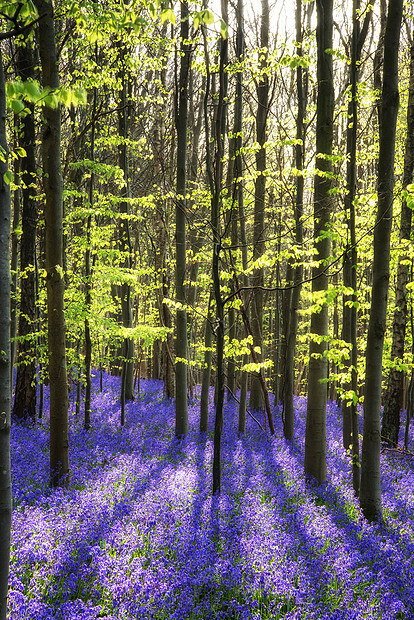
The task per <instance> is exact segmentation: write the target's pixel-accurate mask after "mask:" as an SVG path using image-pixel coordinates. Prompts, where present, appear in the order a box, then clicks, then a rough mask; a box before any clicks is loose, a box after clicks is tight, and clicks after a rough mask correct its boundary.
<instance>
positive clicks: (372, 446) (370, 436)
mask: <svg viewBox="0 0 414 620" xmlns="http://www.w3.org/2000/svg"><path fill="white" fill-rule="evenodd" d="M402 10H403V2H402V0H390V1H389V4H388V14H387V23H386V27H385V37H384V68H383V82H382V99H381V123H380V136H379V148H380V150H379V157H378V184H377V187H378V206H377V217H376V223H375V229H374V262H373V267H372V291H371V308H370V315H369V325H368V334H367V348H366V372H365V395H364V396H365V398H364V436H363V441H362V461H361V489H360V502H361V508H362V510H363V512H364V515H365V517H366V518H367V519H369V520H370V521H375V520H379V519H381V516H382V515H381V513H382V507H381V469H380V453H381V428H380V426H381V383H382V360H383V348H384V336H385V330H386V315H387V300H388V284H389V277H390V274H389V264H390V239H391V225H392V214H393V200H394V194H393V192H394V158H395V136H396V125H397V114H398V108H399V90H398V52H399V41H400V30H401V19H402Z"/></svg>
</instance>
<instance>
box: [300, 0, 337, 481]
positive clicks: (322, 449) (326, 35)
mask: <svg viewBox="0 0 414 620" xmlns="http://www.w3.org/2000/svg"><path fill="white" fill-rule="evenodd" d="M316 7H317V28H316V38H317V46H318V62H317V77H318V100H317V119H316V167H317V170H318V171H320V172H321V174H318V172H316V174H315V179H314V232H313V238H314V248H315V256H314V260H315V266H314V267H313V268H312V278H313V279H312V294H313V296H314V298H318V303H320V305H321V309H320V311H319V312H318V311H314V312H313V313H312V316H311V342H310V347H309V377H308V403H307V415H306V439H305V474H306V476H307V478H309V479H311V478H315V479H316V480H317V482H318V483H322V482H324V481H325V480H326V379H327V375H328V362H327V358H326V350H327V339H328V305H327V303H326V300H325V299H323V296H324V293H325V292H326V291H327V290H328V278H327V275H326V272H325V270H326V268H327V261H328V260H329V258H330V255H331V242H330V235H329V227H330V217H331V211H332V197H331V194H330V189H331V176H332V158H331V155H332V141H333V112H334V86H333V73H332V55H331V53H330V52H329V50H331V49H332V30H333V0H317V3H316ZM327 50H328V52H327ZM319 296H321V297H319Z"/></svg>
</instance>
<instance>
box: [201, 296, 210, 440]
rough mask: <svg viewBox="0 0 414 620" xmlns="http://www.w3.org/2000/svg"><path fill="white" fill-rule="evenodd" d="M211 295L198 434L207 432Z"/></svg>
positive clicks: (205, 338) (207, 319)
mask: <svg viewBox="0 0 414 620" xmlns="http://www.w3.org/2000/svg"><path fill="white" fill-rule="evenodd" d="M211 302H212V294H211V293H210V299H209V301H208V312H207V317H206V325H205V332H204V367H203V375H202V383H201V397H200V432H201V433H206V432H207V431H208V403H209V392H210V375H211V361H212V357H213V350H212V343H213V331H212V327H211V324H212V321H213V314H212V312H211Z"/></svg>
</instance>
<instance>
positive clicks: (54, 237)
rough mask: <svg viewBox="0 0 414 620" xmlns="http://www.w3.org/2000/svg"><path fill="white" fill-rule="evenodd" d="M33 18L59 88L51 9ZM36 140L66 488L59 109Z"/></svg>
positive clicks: (53, 428) (56, 465)
mask: <svg viewBox="0 0 414 620" xmlns="http://www.w3.org/2000/svg"><path fill="white" fill-rule="evenodd" d="M34 4H35V6H36V8H37V11H38V13H39V15H41V16H42V18H41V20H40V21H39V51H40V60H41V65H42V81H43V86H44V87H49V88H51V89H52V90H53V89H57V88H59V76H58V64H57V56H56V42H55V24H54V16H53V6H52V4H51V3H50V2H47V1H46V0H34ZM43 116H44V125H43V135H42V155H43V184H44V189H45V194H46V203H45V237H46V272H47V276H46V282H47V323H48V349H49V384H50V482H51V485H52V486H59V485H63V486H67V485H68V483H69V446H68V384H67V371H66V348H65V331H66V327H65V312H64V290H65V282H64V275H63V222H62V220H63V202H62V190H63V187H62V174H61V158H60V108H59V106H57V107H56V108H51V107H47V106H45V108H44V110H43Z"/></svg>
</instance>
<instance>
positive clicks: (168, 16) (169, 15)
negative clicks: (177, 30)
mask: <svg viewBox="0 0 414 620" xmlns="http://www.w3.org/2000/svg"><path fill="white" fill-rule="evenodd" d="M160 17H161V23H162V24H163V23H164V22H166V21H167V20H168V21H170V22H171V23H172V24H176V23H177V20H176V19H175V15H174V11H173V10H172V9H165V10H164V11H162V12H161V15H160Z"/></svg>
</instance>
